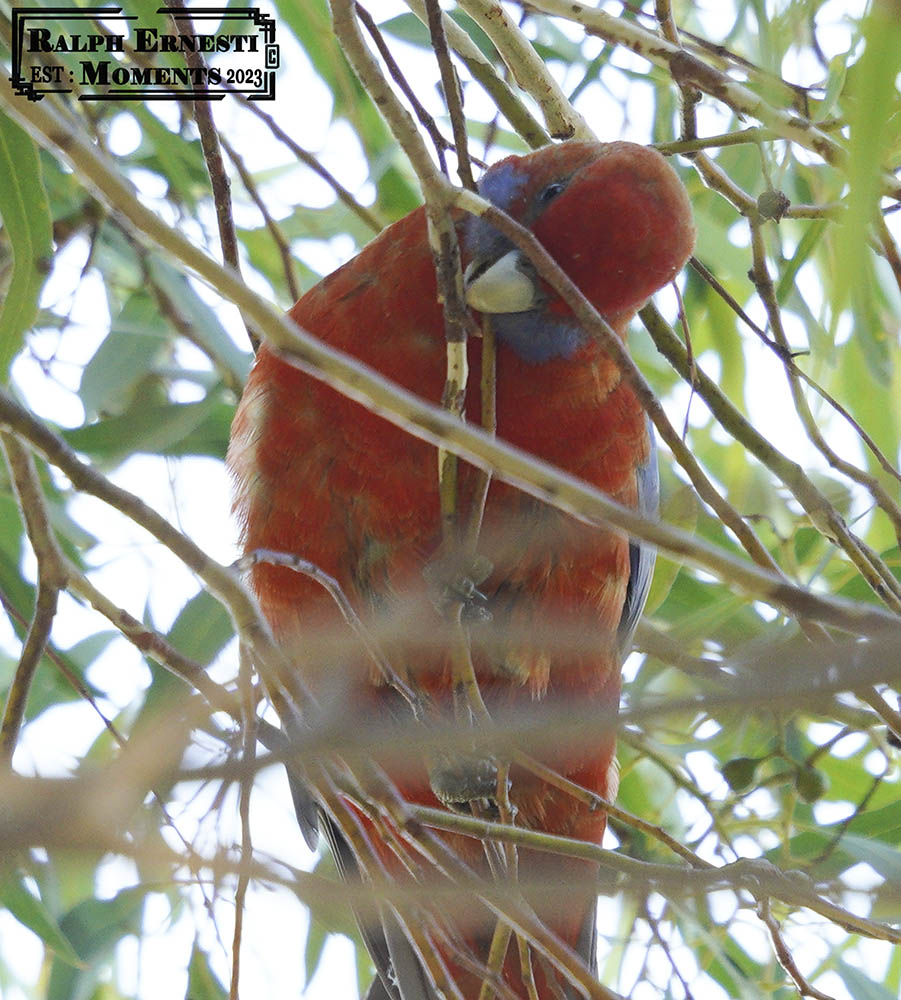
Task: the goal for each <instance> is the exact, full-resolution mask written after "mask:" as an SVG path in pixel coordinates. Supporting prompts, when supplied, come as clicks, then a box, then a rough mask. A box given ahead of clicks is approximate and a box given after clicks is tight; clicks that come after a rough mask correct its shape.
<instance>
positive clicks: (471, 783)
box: [429, 755, 497, 809]
mask: <svg viewBox="0 0 901 1000" xmlns="http://www.w3.org/2000/svg"><path fill="white" fill-rule="evenodd" d="M429 784H430V785H431V786H432V791H433V792H434V793H435V797H436V798H437V799H438V800H439V801H440V802H442V803H443V804H444V805H446V806H447V807H448V808H451V809H452V808H454V807H459V806H463V805H468V804H469V803H470V802H474V801H476V800H477V799H490V800H493V799H495V798H496V797H497V764H496V763H495V762H494V760H492V759H491V758H489V757H475V756H461V755H453V756H444V755H442V756H440V757H437V758H436V759H435V760H433V761H432V764H431V766H430V767H429Z"/></svg>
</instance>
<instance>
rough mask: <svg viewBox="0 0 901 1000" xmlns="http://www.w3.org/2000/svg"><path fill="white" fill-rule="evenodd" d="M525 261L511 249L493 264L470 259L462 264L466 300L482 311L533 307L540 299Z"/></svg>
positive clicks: (504, 311)
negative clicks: (470, 261)
mask: <svg viewBox="0 0 901 1000" xmlns="http://www.w3.org/2000/svg"><path fill="white" fill-rule="evenodd" d="M530 272H531V268H530V267H529V264H528V261H527V260H526V258H524V257H523V255H522V254H521V253H520V251H519V250H511V251H510V252H509V253H505V254H504V256H503V257H500V258H498V259H497V260H496V261H494V263H493V264H491V263H489V262H487V261H485V260H474V261H472V263H470V265H469V267H467V268H466V272H465V273H464V275H463V284H464V287H465V289H466V304H467V305H469V306H471V307H472V308H473V309H477V310H478V311H479V312H483V313H489V314H490V313H516V312H526V311H527V310H528V309H534V308H535V307H536V306H538V305H539V304H540V302H541V297H540V292H539V289H538V286H537V284H536V282H535V280H534V278H533V277H532V276H531V273H530Z"/></svg>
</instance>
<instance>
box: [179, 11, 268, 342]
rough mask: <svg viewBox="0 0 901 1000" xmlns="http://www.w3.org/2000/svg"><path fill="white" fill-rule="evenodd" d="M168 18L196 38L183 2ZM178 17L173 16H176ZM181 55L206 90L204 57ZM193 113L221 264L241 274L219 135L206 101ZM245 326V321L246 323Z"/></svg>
mask: <svg viewBox="0 0 901 1000" xmlns="http://www.w3.org/2000/svg"><path fill="white" fill-rule="evenodd" d="M166 6H167V7H168V8H169V12H170V17H171V18H172V22H173V24H174V25H175V30H176V31H177V32H178V34H179V35H180V36H186V37H187V38H188V39H189V41H190V40H193V38H194V37H195V36H196V31H195V28H194V21H193V19H192V18H191V15H190V13H189V12H188V11H187V10H186V8H185V6H184V4H183V3H182V0H166ZM176 14H177V15H178V16H175V15H176ZM182 51H183V55H184V57H185V63H187V65H188V67H189V68H190V69H193V70H195V71H196V72H195V76H196V79H197V80H199V81H201V83H200V84H199V85H198V89H201V90H206V83H205V82H204V81H206V80H207V78H208V77H207V72H206V63H205V62H204V58H203V55H202V54H201V53H200V52H199V51H197V50H196V49H195V48H193V47H192V46H190V45H186V46H185V47H184V49H183V50H182ZM191 105H192V108H193V111H194V122H195V123H196V125H197V131H198V132H199V133H200V148H201V149H202V151H203V159H204V162H205V163H206V168H207V172H208V173H209V176H210V187H211V188H212V192H213V205H214V206H215V209H216V222H217V224H218V226H219V243H220V245H221V247H222V260H223V261H224V263H225V264H226V265H227V266H228V267H230V268H232V269H233V270H234V271H236V272H237V273H238V274H240V273H241V259H240V256H239V253H238V234H237V232H236V231H235V220H234V216H233V215H232V201H231V182H230V181H229V179H228V174H227V173H226V171H225V164H224V163H223V162H222V150H221V148H220V146H219V133H218V131H217V130H216V123H215V122H214V121H213V110H212V104H211V103H210V101H209V100H202V99H197V100H194V101H192V102H191ZM245 323H246V321H245ZM247 336H248V338H249V340H250V346H251V347H252V348H253V350H254V352H256V350H257V348H258V347H259V346H260V338H259V335H258V334H257V333H256V332H255V331H254V330H252V329H251V328H250V327H249V326H248V327H247Z"/></svg>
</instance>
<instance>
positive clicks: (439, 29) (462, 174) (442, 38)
mask: <svg viewBox="0 0 901 1000" xmlns="http://www.w3.org/2000/svg"><path fill="white" fill-rule="evenodd" d="M425 5H426V11H427V12H428V18H429V36H430V38H431V40H432V49H433V50H434V52H435V58H436V59H437V60H438V68H439V70H440V72H441V86H442V89H443V90H444V102H445V104H446V105H447V112H448V115H449V116H450V121H451V129H452V131H453V134H454V146H455V151H456V154H457V176H458V177H459V178H460V183H461V184H462V185H463V187H465V188H469V190H470V191H475V189H476V183H475V181H474V180H473V176H472V164H471V163H470V160H469V149H468V147H467V142H466V118H465V116H464V114H463V94H462V92H461V90H460V81H459V79H458V77H457V71H456V70H455V69H454V65H453V63H452V62H451V57H450V52H449V51H448V47H447V36H446V35H445V34H444V20H443V18H442V17H441V8H440V7H439V6H438V0H425Z"/></svg>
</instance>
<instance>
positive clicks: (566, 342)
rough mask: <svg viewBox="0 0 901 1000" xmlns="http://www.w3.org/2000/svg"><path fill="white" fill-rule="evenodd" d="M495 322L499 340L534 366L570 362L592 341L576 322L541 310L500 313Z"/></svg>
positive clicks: (493, 321)
mask: <svg viewBox="0 0 901 1000" xmlns="http://www.w3.org/2000/svg"><path fill="white" fill-rule="evenodd" d="M491 322H492V325H493V327H494V332H495V334H496V335H497V338H498V340H500V341H501V342H502V343H504V344H507V345H508V346H509V347H511V348H512V349H513V351H515V352H516V354H518V355H519V357H521V358H522V360H523V361H525V362H527V363H528V364H531V365H540V364H543V363H544V362H545V361H555V360H561V361H566V360H567V359H569V358H571V357H572V356H573V355H574V354H575V353H576V352H577V351H579V350H580V349H581V348H582V347H584V346H585V343H586V342H587V340H588V337H587V335H586V333H585V331H584V330H582V329H581V328H580V327H578V326H577V325H576V324H575V323H573V322H567V321H565V320H561V319H558V318H556V317H551V316H550V315H549V314H548V313H546V312H541V311H539V310H537V309H533V310H530V311H529V312H521V313H498V314H497V315H496V316H492V317H491Z"/></svg>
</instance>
